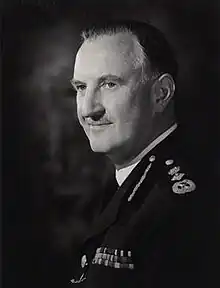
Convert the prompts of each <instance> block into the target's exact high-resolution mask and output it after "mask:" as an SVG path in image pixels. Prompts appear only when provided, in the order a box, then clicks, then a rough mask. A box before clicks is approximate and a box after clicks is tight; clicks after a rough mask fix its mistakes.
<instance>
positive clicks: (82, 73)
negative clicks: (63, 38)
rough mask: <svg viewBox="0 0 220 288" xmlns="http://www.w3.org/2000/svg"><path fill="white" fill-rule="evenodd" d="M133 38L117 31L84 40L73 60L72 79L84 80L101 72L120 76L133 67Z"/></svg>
mask: <svg viewBox="0 0 220 288" xmlns="http://www.w3.org/2000/svg"><path fill="white" fill-rule="evenodd" d="M134 50H135V49H134V40H133V38H132V35H129V34H126V33H118V34H115V35H103V36H98V37H97V38H95V39H92V40H86V41H85V42H84V43H83V44H82V46H81V47H80V49H79V51H78V53H77V55H76V60H75V67H74V79H77V80H80V81H85V80H88V79H89V78H98V77H100V76H101V75H102V74H113V75H117V76H119V77H122V76H123V75H125V74H128V73H131V72H132V71H133V70H134V69H135V65H134V63H135V58H136V56H137V55H135V54H136V53H135V51H134Z"/></svg>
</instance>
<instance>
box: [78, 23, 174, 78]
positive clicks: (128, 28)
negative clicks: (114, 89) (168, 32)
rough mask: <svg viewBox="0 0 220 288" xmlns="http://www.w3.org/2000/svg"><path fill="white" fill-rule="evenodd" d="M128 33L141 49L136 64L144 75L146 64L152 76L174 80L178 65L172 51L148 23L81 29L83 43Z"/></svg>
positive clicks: (104, 24) (92, 26) (117, 24)
mask: <svg viewBox="0 0 220 288" xmlns="http://www.w3.org/2000/svg"><path fill="white" fill-rule="evenodd" d="M121 32H122V33H123V32H125V33H129V34H131V35H132V36H134V38H133V39H134V40H135V44H136V47H138V48H141V49H140V50H139V51H140V52H141V53H140V54H139V58H138V59H137V62H138V63H140V62H141V65H142V67H143V70H144V71H145V73H146V69H145V67H146V64H147V63H148V64H149V66H150V71H151V73H152V74H153V76H158V75H161V74H163V73H169V74H170V75H171V76H172V77H173V78H174V79H176V77H177V72H178V64H177V61H176V59H175V55H174V51H173V49H172V48H171V46H170V44H169V43H168V42H167V40H166V38H165V36H164V34H163V33H162V32H161V31H159V30H158V29H157V28H156V27H154V26H152V25H151V24H149V23H145V22H138V21H134V20H125V21H108V22H96V23H95V24H92V25H90V27H88V28H85V29H83V31H82V33H81V36H82V40H83V42H85V41H87V40H94V39H96V38H97V37H99V36H104V35H115V34H118V33H121Z"/></svg>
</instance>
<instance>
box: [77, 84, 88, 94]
mask: <svg viewBox="0 0 220 288" xmlns="http://www.w3.org/2000/svg"><path fill="white" fill-rule="evenodd" d="M85 89H86V85H83V84H81V85H77V86H76V90H77V92H81V91H84V90H85Z"/></svg>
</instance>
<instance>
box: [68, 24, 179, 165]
mask: <svg viewBox="0 0 220 288" xmlns="http://www.w3.org/2000/svg"><path fill="white" fill-rule="evenodd" d="M82 35H83V39H84V41H83V44H82V45H81V47H80V49H79V51H78V53H77V56H76V61H75V68H74V76H73V80H72V83H73V85H74V87H75V89H76V91H77V113H78V118H79V121H80V124H81V125H82V126H83V128H84V130H85V133H86V135H87V136H88V138H89V141H90V145H91V148H92V150H93V151H95V152H102V153H106V154H107V155H108V156H109V157H110V158H111V159H112V160H113V161H114V162H115V163H116V164H119V165H120V164H122V163H123V162H126V161H129V160H130V159H132V158H133V157H135V156H136V155H137V154H138V153H139V152H140V151H141V150H142V149H144V147H145V146H146V145H147V144H148V143H149V142H150V141H151V140H153V138H155V136H157V133H160V132H162V131H159V130H162V129H164V128H166V127H164V125H165V126H166V125H170V124H171V123H169V122H171V121H173V119H171V118H172V117H171V118H170V116H171V114H172V113H171V114H170V112H169V113H168V112H167V113H165V112H166V111H168V110H170V109H168V106H170V105H168V104H170V100H171V99H172V97H173V94H174V90H175V85H174V80H173V78H175V77H176V72H177V65H176V61H175V59H174V57H173V54H172V52H171V49H170V47H169V45H168V44H167V42H166V40H165V38H164V36H163V35H162V34H161V33H160V32H159V31H158V30H157V29H155V28H154V27H152V26H150V25H149V24H145V23H139V22H133V21H132V22H123V23H122V22H118V23H110V24H106V25H102V26H99V27H93V29H90V30H87V31H84V32H83V34H82ZM171 75H172V76H171ZM168 118H169V119H168Z"/></svg>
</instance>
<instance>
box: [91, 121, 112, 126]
mask: <svg viewBox="0 0 220 288" xmlns="http://www.w3.org/2000/svg"><path fill="white" fill-rule="evenodd" d="M86 124H87V125H88V126H107V125H111V124H113V123H111V122H98V121H97V122H86Z"/></svg>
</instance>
